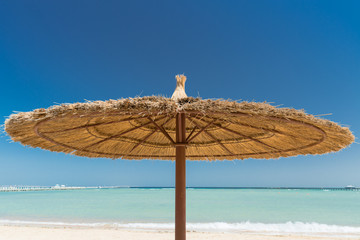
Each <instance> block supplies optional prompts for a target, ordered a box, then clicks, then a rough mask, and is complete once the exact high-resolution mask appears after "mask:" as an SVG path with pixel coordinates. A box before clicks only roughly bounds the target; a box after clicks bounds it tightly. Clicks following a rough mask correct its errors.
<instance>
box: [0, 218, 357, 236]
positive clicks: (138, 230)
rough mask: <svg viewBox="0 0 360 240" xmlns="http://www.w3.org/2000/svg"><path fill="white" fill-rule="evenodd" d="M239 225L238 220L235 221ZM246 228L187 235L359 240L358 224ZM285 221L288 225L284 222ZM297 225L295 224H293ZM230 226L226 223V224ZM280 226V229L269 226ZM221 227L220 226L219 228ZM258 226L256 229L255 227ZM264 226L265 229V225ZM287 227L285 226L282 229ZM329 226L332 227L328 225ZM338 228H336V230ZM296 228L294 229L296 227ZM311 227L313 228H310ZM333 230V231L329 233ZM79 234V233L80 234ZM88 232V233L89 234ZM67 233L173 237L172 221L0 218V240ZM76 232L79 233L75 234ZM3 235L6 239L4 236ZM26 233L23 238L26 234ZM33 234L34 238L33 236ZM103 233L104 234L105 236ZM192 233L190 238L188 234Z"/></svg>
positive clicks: (195, 230)
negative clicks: (106, 221) (115, 221)
mask: <svg viewBox="0 0 360 240" xmlns="http://www.w3.org/2000/svg"><path fill="white" fill-rule="evenodd" d="M238 224H241V223H238ZM242 224H243V225H245V226H246V224H247V225H249V226H250V227H249V226H247V227H242V228H239V229H235V228H233V229H231V228H229V226H235V225H234V224H233V225H230V224H229V223H221V222H218V223H189V224H188V225H187V235H189V236H190V237H189V239H192V237H193V238H194V239H219V240H230V239H245V240H248V239H249V240H258V239H259V240H260V239H264V240H276V239H283V240H284V239H304V240H313V239H314V240H315V239H319V240H323V239H334V240H339V239H358V240H360V227H348V226H336V225H324V224H316V223H300V222H296V223H291V222H288V223H285V224H262V223H250V222H245V223H242ZM286 224H287V225H286ZM292 224H293V225H292ZM296 224H297V225H296ZM227 225H229V226H227ZM277 225H281V227H282V229H283V231H279V229H278V231H276V228H271V227H274V226H277ZM301 225H302V226H306V227H308V229H311V228H314V227H316V226H322V227H323V228H322V229H318V231H317V232H316V231H314V232H306V231H305V229H304V228H303V229H299V226H301ZM221 227H223V228H221ZM226 227H228V228H226ZM256 227H258V228H256ZM266 227H267V228H266ZM286 227H287V228H288V229H285V228H286ZM331 227H332V228H331ZM337 228H338V229H337ZM295 229H296V230H295ZM313 230H314V229H313ZM332 230H334V231H335V230H336V231H335V232H332ZM80 233H81V234H80ZM90 233H91V234H90ZM64 234H65V235H66V236H67V237H65V238H59V240H60V239H61V240H65V239H66V240H67V239H68V240H75V239H84V240H85V239H86V240H88V239H89V240H91V239H94V240H95V239H96V240H98V239H130V240H132V239H134V240H135V239H136V240H137V239H139V240H140V239H150V240H151V239H154V240H155V239H173V235H174V224H173V223H110V222H109V223H85V222H84V223H75V222H45V221H20V220H4V219H0V240H3V239H4V240H5V239H6V240H12V239H14V240H15V239H16V240H17V239H21V240H22V239H34V240H35V239H36V240H38V239H48V238H50V239H57V238H56V237H57V236H56V235H60V236H63V235H64ZM78 234H80V235H79V236H78ZM4 236H6V238H4ZM25 236H26V237H25ZM32 236H34V238H32ZM104 236H106V237H104ZM191 236H192V237H191Z"/></svg>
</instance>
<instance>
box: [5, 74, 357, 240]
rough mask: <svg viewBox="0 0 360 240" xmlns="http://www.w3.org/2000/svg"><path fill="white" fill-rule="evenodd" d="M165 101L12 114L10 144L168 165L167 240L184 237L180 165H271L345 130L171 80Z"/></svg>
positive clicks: (320, 149) (335, 143)
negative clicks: (190, 93)
mask: <svg viewBox="0 0 360 240" xmlns="http://www.w3.org/2000/svg"><path fill="white" fill-rule="evenodd" d="M176 80H177V86H176V90H175V92H174V94H173V96H172V98H171V99H169V98H165V97H157V96H153V97H137V98H129V99H120V100H109V101H95V102H85V103H74V104H63V105H58V106H53V107H50V108H48V109H43V108H42V109H37V110H34V111H32V112H23V113H17V114H13V115H11V116H10V117H9V119H7V120H6V122H5V130H6V131H7V133H8V134H9V135H10V136H11V138H12V139H13V140H14V141H17V142H21V143H22V144H24V145H27V146H31V147H40V148H43V149H47V150H50V151H54V152H65V153H70V154H74V155H77V156H83V157H93V158H99V157H104V158H112V159H116V158H122V159H160V160H175V161H176V186H175V187H176V203H175V205H176V207H175V208H176V211H175V238H176V239H177V240H184V239H185V238H186V235H185V234H186V217H185V159H187V160H216V159H218V160H233V159H245V158H261V159H263V158H265V159H270V158H271V159H273V158H279V157H290V156H296V155H299V154H302V155H305V154H323V153H328V152H335V151H339V150H340V149H342V148H345V147H346V146H348V145H349V144H351V143H352V142H353V141H354V136H353V135H352V133H351V132H350V130H349V129H348V128H346V127H341V126H339V125H338V124H336V123H334V122H331V121H328V120H324V119H319V118H316V117H314V116H312V115H309V114H306V113H304V112H303V111H298V110H294V109H289V108H276V107H273V106H271V105H269V104H266V103H255V102H232V101H224V100H202V99H199V98H192V97H187V95H186V93H185V88H184V87H185V81H186V77H185V76H183V75H177V76H176Z"/></svg>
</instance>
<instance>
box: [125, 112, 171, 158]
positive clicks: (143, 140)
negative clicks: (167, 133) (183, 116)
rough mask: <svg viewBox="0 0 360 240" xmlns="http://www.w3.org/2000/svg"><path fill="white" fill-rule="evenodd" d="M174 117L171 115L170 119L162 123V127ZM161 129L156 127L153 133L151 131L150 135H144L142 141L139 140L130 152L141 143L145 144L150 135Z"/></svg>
mask: <svg viewBox="0 0 360 240" xmlns="http://www.w3.org/2000/svg"><path fill="white" fill-rule="evenodd" d="M173 118H174V117H170V118H169V119H168V120H166V121H165V122H164V123H163V124H161V127H163V126H164V125H165V124H167V123H168V122H170V120H172V119H173ZM158 130H159V129H155V130H154V131H152V132H151V133H149V134H148V135H146V137H144V138H143V139H142V140H141V141H140V142H138V143H137V144H136V145H135V146H134V147H133V148H132V149H131V150H130V152H132V151H134V150H135V148H137V147H138V146H140V145H141V144H143V143H144V142H145V141H146V140H147V139H148V138H149V137H151V136H152V135H153V134H154V133H156V132H157V131H158Z"/></svg>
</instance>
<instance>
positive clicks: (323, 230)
mask: <svg viewBox="0 0 360 240" xmlns="http://www.w3.org/2000/svg"><path fill="white" fill-rule="evenodd" d="M0 225H46V226H71V227H106V228H124V229H142V230H174V224H173V223H105V222H103V223H71V222H45V221H20V220H5V219H3V220H1V219H0ZM187 229H188V230H190V231H206V232H213V231H216V232H219V231H220V232H262V233H303V234H352V235H353V234H355V235H360V227H352V226H339V225H327V224H320V223H303V222H286V223H252V222H240V223H225V222H212V223H187Z"/></svg>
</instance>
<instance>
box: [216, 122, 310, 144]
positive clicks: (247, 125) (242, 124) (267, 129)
mask: <svg viewBox="0 0 360 240" xmlns="http://www.w3.org/2000/svg"><path fill="white" fill-rule="evenodd" d="M211 118H212V119H216V120H222V119H220V118H214V117H211ZM227 122H229V123H231V124H234V125H239V126H244V127H250V128H254V129H260V130H264V131H268V132H272V133H278V134H282V135H286V136H289V137H292V138H299V137H297V136H294V135H291V134H289V133H285V132H282V131H279V130H276V129H269V128H261V127H256V126H252V125H250V124H245V123H240V122H233V121H227ZM307 139H310V140H317V139H312V138H307Z"/></svg>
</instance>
